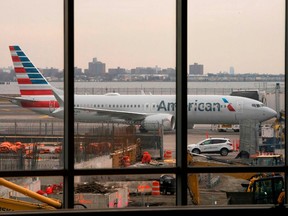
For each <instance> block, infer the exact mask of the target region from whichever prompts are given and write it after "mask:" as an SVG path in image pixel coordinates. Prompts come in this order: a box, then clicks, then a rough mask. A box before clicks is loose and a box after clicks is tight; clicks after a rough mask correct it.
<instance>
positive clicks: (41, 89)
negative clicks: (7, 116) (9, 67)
mask: <svg viewBox="0 0 288 216" xmlns="http://www.w3.org/2000/svg"><path fill="white" fill-rule="evenodd" d="M9 49H10V52H11V57H12V61H13V65H14V71H15V74H16V78H17V82H18V84H19V88H20V94H21V96H22V97H25V98H29V97H33V98H36V97H37V101H35V102H22V106H23V107H26V108H28V107H42V108H44V107H46V108H48V107H50V106H51V102H53V103H54V106H55V105H56V107H58V106H59V105H58V103H57V101H55V97H54V94H53V91H52V87H51V86H50V84H49V83H48V82H47V80H46V79H45V77H43V76H42V74H41V73H40V72H39V70H38V69H37V68H36V67H35V66H34V65H33V64H32V62H31V61H30V60H29V58H28V57H27V56H26V55H25V53H24V52H23V51H22V50H21V49H20V47H19V46H9ZM55 102H56V103H57V104H55Z"/></svg>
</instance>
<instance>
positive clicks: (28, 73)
mask: <svg viewBox="0 0 288 216" xmlns="http://www.w3.org/2000/svg"><path fill="white" fill-rule="evenodd" d="M43 3H44V4H43ZM31 8H33V10H31ZM9 11H10V12H9ZM11 11H13V15H11ZM0 14H1V15H0V25H1V26H2V28H3V29H2V30H3V35H2V36H3V40H2V43H1V45H0V48H1V50H2V61H1V63H0V68H1V69H0V77H1V85H0V88H1V90H0V92H1V103H0V106H1V112H0V119H1V121H0V122H1V123H0V124H1V125H0V128H1V129H0V149H1V150H0V154H1V160H0V164H1V167H0V169H1V170H3V171H6V170H31V169H32V170H34V169H55V168H56V169H57V168H59V166H60V164H62V157H61V154H59V152H57V150H59V149H61V148H62V141H63V128H64V127H63V120H62V117H63V112H61V111H60V110H61V108H60V106H59V102H58V100H57V99H56V98H55V96H54V94H53V89H52V86H53V87H56V88H63V83H62V80H63V2H62V1H58V0H52V1H37V0H27V1H14V0H12V1H3V2H1V7H0ZM57 92H58V91H57ZM57 94H58V93H57ZM59 94H60V93H59ZM61 94H62V93H61ZM58 111H60V112H58ZM48 161H49V162H48Z"/></svg>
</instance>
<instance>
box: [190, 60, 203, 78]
mask: <svg viewBox="0 0 288 216" xmlns="http://www.w3.org/2000/svg"><path fill="white" fill-rule="evenodd" d="M203 74H204V67H203V65H201V64H197V63H194V64H193V65H189V75H203Z"/></svg>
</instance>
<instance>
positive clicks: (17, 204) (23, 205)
mask: <svg viewBox="0 0 288 216" xmlns="http://www.w3.org/2000/svg"><path fill="white" fill-rule="evenodd" d="M0 185H3V186H5V187H7V188H10V189H12V190H15V191H17V192H19V193H22V194H24V195H26V196H29V197H31V198H34V199H36V200H38V201H40V202H42V203H43V204H42V203H30V202H26V201H21V200H16V199H11V198H3V197H1V198H0V211H17V210H20V211H23V210H56V209H60V208H62V203H61V202H60V201H59V200H56V199H52V198H49V197H45V196H43V195H40V194H38V193H36V192H34V191H31V190H28V189H26V188H24V187H21V186H19V185H17V184H14V183H12V182H10V181H7V180H5V179H4V178H0Z"/></svg>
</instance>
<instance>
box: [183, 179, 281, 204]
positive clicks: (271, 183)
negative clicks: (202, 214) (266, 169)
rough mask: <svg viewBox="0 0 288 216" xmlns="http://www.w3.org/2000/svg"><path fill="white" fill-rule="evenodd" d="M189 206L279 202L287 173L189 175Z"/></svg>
mask: <svg viewBox="0 0 288 216" xmlns="http://www.w3.org/2000/svg"><path fill="white" fill-rule="evenodd" d="M188 188H189V197H188V201H189V205H191V206H195V207H196V206H199V205H212V206H214V205H217V206H227V205H231V204H232V205H233V204H234V205H244V204H279V202H282V201H283V200H282V201H281V199H279V200H278V198H281V195H280V194H281V192H282V191H283V190H284V175H283V173H282V174H280V173H279V174H274V173H273V174H270V173H199V174H191V175H189V177H188Z"/></svg>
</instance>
